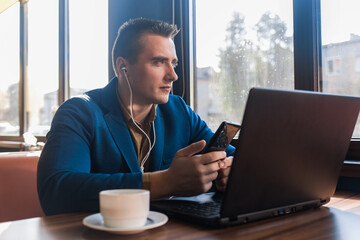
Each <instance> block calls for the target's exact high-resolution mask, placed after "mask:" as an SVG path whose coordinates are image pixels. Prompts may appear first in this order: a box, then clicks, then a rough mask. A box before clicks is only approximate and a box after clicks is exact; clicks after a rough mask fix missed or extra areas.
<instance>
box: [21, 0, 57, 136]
mask: <svg viewBox="0 0 360 240" xmlns="http://www.w3.org/2000/svg"><path fill="white" fill-rule="evenodd" d="M39 16H41V17H39ZM45 19H46V20H45ZM58 46H59V3H58V2H57V1H48V0H36V1H29V2H28V49H29V50H28V82H27V83H25V86H26V87H25V117H26V118H25V119H26V121H27V122H25V125H26V126H27V129H25V131H29V132H31V133H32V134H34V135H36V136H45V134H46V133H47V132H48V131H49V129H50V123H51V120H52V117H53V115H54V113H55V111H56V109H57V107H58V101H57V100H58V98H57V95H58V85H59V84H58V81H59V77H58V76H59V47H58Z"/></svg>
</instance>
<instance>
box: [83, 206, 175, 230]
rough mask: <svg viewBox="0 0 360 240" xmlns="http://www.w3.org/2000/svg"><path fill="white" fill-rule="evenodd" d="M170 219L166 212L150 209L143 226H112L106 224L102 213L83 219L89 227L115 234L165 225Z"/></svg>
mask: <svg viewBox="0 0 360 240" xmlns="http://www.w3.org/2000/svg"><path fill="white" fill-rule="evenodd" d="M167 221H168V217H167V216H166V215H165V214H162V213H159V212H154V211H150V212H149V215H148V217H147V221H146V224H145V225H144V226H142V227H136V228H122V229H119V228H110V227H106V226H105V225H104V220H103V218H102V216H101V214H100V213H96V214H92V215H90V216H87V217H85V218H84V219H83V224H84V225H85V226H87V227H89V228H93V229H96V230H101V231H106V232H110V233H115V234H124V235H125V234H135V233H140V232H142V231H145V230H147V229H151V228H156V227H159V226H162V225H164V224H165V223H166V222H167Z"/></svg>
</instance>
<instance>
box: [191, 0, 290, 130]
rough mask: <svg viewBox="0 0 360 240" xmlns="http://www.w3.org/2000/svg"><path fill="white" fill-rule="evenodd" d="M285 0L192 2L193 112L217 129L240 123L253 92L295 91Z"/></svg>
mask: <svg viewBox="0 0 360 240" xmlns="http://www.w3.org/2000/svg"><path fill="white" fill-rule="evenodd" d="M292 12H293V9H292V1H289V0H253V1H246V0H223V1H218V0H197V1H196V57H197V63H196V64H197V80H196V81H197V82H196V83H197V92H196V96H197V99H196V103H197V105H196V110H197V112H198V113H199V114H200V116H201V117H202V118H203V119H204V120H205V121H206V122H207V123H208V125H209V126H210V128H212V129H213V130H216V128H217V127H218V126H219V124H220V122H221V121H222V120H224V119H226V120H229V121H233V122H241V120H242V115H243V111H244V107H245V102H246V99H247V95H248V92H249V90H250V88H252V87H255V86H257V87H266V88H280V89H294V64H293V62H294V54H293V14H292Z"/></svg>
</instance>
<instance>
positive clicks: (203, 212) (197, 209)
mask: <svg viewBox="0 0 360 240" xmlns="http://www.w3.org/2000/svg"><path fill="white" fill-rule="evenodd" d="M220 208H221V201H220V200H219V201H213V202H206V203H197V202H178V203H177V206H176V207H174V208H173V209H172V210H174V211H177V212H182V213H187V214H189V215H194V216H204V217H212V216H214V217H215V216H219V215H220Z"/></svg>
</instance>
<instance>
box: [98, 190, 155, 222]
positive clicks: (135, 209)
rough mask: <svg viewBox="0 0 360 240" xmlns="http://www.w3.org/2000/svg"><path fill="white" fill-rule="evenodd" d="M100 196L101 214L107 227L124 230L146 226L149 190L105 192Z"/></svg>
mask: <svg viewBox="0 0 360 240" xmlns="http://www.w3.org/2000/svg"><path fill="white" fill-rule="evenodd" d="M99 196H100V213H101V215H102V217H103V220H104V225H105V226H106V227H111V228H120V229H121V228H123V229H124V228H136V227H141V226H144V225H145V223H146V220H147V216H148V214H149V205H150V193H149V191H148V190H145V189H113V190H104V191H101V192H100V194H99Z"/></svg>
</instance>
